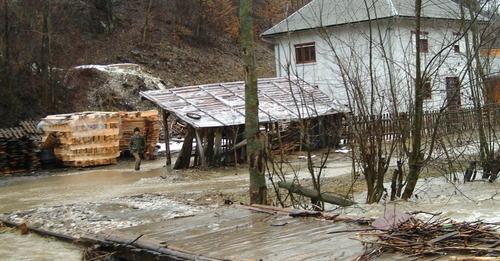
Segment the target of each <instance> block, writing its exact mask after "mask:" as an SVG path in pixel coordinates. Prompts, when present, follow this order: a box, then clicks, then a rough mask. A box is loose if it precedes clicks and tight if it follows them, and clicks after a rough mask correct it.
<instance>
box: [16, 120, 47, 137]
mask: <svg viewBox="0 0 500 261" xmlns="http://www.w3.org/2000/svg"><path fill="white" fill-rule="evenodd" d="M38 123H40V121H35V120H25V121H21V122H20V123H19V126H21V128H23V129H24V131H25V132H26V133H27V134H28V135H29V136H30V137H31V139H33V140H34V141H36V142H40V141H41V140H42V136H43V131H42V130H41V129H39V128H38V127H37V126H38Z"/></svg>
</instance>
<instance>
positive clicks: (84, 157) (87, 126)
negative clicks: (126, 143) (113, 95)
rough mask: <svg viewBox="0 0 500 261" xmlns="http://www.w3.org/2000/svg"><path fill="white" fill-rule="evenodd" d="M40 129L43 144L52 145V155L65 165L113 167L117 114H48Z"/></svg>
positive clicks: (116, 139) (116, 146)
mask: <svg viewBox="0 0 500 261" xmlns="http://www.w3.org/2000/svg"><path fill="white" fill-rule="evenodd" d="M41 127H42V129H43V130H44V132H45V135H44V137H43V142H44V143H45V144H47V143H55V144H53V145H54V146H52V147H54V154H55V155H56V157H57V158H58V159H59V160H61V161H62V162H63V164H64V165H66V166H74V167H88V166H98V165H109V164H116V159H117V157H118V156H119V155H120V151H119V141H120V136H119V135H120V129H119V128H120V115H119V114H118V113H116V112H80V113H72V114H59V115H51V116H47V117H46V118H44V119H42V124H41ZM46 146H47V145H46Z"/></svg>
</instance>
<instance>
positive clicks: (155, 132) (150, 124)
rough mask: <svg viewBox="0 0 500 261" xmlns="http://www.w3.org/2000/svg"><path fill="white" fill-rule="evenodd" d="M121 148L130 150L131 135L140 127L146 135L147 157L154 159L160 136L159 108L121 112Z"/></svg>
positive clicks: (145, 154)
mask: <svg viewBox="0 0 500 261" xmlns="http://www.w3.org/2000/svg"><path fill="white" fill-rule="evenodd" d="M119 114H120V118H121V126H120V150H121V151H125V150H128V144H129V141H130V137H132V135H134V129H135V128H139V129H140V131H141V135H142V136H143V137H144V140H145V143H146V147H145V151H144V158H145V159H153V158H154V156H155V155H154V154H155V153H154V151H155V146H156V144H157V143H158V139H159V136H160V124H159V118H160V116H159V114H158V111H157V110H150V111H135V112H120V113H119Z"/></svg>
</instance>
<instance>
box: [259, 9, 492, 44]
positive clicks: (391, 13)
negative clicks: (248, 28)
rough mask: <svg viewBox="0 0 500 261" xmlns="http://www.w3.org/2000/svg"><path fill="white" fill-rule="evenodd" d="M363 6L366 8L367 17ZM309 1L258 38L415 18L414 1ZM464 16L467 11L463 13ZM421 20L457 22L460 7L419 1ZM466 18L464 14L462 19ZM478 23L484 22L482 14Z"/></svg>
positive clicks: (459, 17) (485, 19) (484, 18)
mask: <svg viewBox="0 0 500 261" xmlns="http://www.w3.org/2000/svg"><path fill="white" fill-rule="evenodd" d="M366 5H367V6H368V10H369V14H370V16H368V12H367V8H366ZM366 5H365V0H313V1H311V2H310V3H309V4H307V5H305V6H304V7H302V8H301V9H299V10H297V11H296V12H295V13H293V14H291V15H290V16H288V17H287V18H286V19H284V20H283V21H281V22H280V23H278V24H276V25H275V26H273V27H271V28H270V29H268V30H267V31H265V32H264V33H262V36H264V37H266V36H272V35H275V34H280V33H285V32H289V31H290V32H293V31H301V30H308V29H313V28H319V27H327V26H335V25H342V24H349V23H357V22H363V21H368V20H370V19H371V20H376V19H384V18H389V17H396V16H398V17H415V1H414V0H371V1H370V0H368V1H366ZM466 13H468V12H466ZM422 17H424V18H437V19H450V20H458V19H461V16H460V6H459V5H458V4H457V3H455V2H453V1H452V0H423V1H422ZM468 17H469V16H468V15H467V14H466V18H468ZM478 19H479V20H481V21H487V20H488V19H487V18H486V17H484V16H482V15H480V16H479V18H478Z"/></svg>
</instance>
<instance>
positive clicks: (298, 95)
mask: <svg viewBox="0 0 500 261" xmlns="http://www.w3.org/2000/svg"><path fill="white" fill-rule="evenodd" d="M140 95H141V96H142V97H143V98H145V99H147V100H150V101H151V102H153V103H155V104H157V105H159V106H160V107H161V108H162V109H164V110H166V111H168V112H170V113H173V114H175V116H176V117H177V118H179V119H181V120H183V121H185V122H186V123H187V124H189V125H191V126H193V127H195V128H206V127H222V126H234V125H241V124H244V123H245V98H244V97H245V82H243V81H240V82H229V83H214V84H205V85H197V86H187V87H180V88H172V89H166V90H154V91H145V92H141V93H140ZM258 96H259V121H260V122H261V123H264V122H276V121H293V120H299V119H306V118H312V117H316V116H320V115H329V114H334V113H338V112H339V110H338V109H337V108H339V107H340V106H339V107H336V106H335V105H334V103H333V102H332V100H330V99H329V98H328V96H326V94H324V93H323V92H321V91H320V90H319V89H318V88H316V87H314V86H311V85H309V84H308V83H306V82H304V81H302V80H298V79H290V80H289V79H288V78H269V79H259V80H258Z"/></svg>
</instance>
